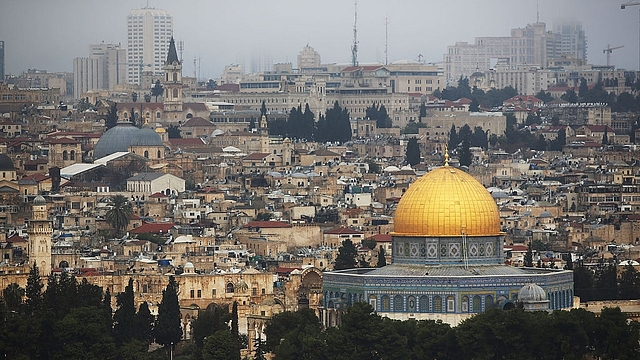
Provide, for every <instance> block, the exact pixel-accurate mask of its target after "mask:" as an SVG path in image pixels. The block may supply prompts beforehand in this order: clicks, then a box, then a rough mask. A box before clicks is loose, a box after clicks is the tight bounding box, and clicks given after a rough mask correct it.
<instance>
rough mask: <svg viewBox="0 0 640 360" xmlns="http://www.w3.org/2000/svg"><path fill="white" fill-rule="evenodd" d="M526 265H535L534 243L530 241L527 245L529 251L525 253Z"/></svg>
mask: <svg viewBox="0 0 640 360" xmlns="http://www.w3.org/2000/svg"><path fill="white" fill-rule="evenodd" d="M524 266H525V267H533V244H532V243H531V241H529V245H527V253H526V254H524Z"/></svg>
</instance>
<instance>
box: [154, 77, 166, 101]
mask: <svg viewBox="0 0 640 360" xmlns="http://www.w3.org/2000/svg"><path fill="white" fill-rule="evenodd" d="M163 93H164V89H163V88H162V84H161V83H160V79H158V80H156V83H155V84H154V85H153V87H152V88H151V96H155V97H156V102H158V96H162V94H163Z"/></svg>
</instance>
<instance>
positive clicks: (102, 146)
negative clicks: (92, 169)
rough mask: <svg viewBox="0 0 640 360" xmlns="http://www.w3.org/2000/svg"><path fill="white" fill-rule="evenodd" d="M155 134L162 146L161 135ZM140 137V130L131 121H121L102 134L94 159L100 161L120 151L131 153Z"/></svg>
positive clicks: (94, 151)
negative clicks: (130, 148) (130, 149)
mask: <svg viewBox="0 0 640 360" xmlns="http://www.w3.org/2000/svg"><path fill="white" fill-rule="evenodd" d="M149 130H151V129H149ZM151 131H153V130H151ZM153 132H154V135H155V136H157V138H158V141H159V142H160V144H162V140H161V139H160V135H158V134H156V133H155V131H153ZM138 136H140V129H138V128H137V127H135V126H133V125H132V124H131V123H130V122H129V121H120V122H118V124H117V125H116V126H114V127H112V128H111V129H109V130H107V132H105V133H104V134H102V136H101V137H100V140H98V143H97V144H96V147H95V149H94V150H93V158H94V159H99V158H101V157H104V156H107V155H111V154H113V153H116V152H119V151H129V146H131V145H132V143H133V142H134V141H136V138H137V137H138ZM143 136H144V137H145V138H146V137H148V135H146V134H145V135H143Z"/></svg>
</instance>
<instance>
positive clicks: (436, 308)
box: [433, 296, 442, 313]
mask: <svg viewBox="0 0 640 360" xmlns="http://www.w3.org/2000/svg"><path fill="white" fill-rule="evenodd" d="M433 312H437V313H439V312H442V298H441V297H440V296H435V297H434V298H433Z"/></svg>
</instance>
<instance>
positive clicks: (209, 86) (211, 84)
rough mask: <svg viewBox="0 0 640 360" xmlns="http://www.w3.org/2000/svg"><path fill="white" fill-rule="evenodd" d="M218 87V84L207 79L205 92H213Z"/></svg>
mask: <svg viewBox="0 0 640 360" xmlns="http://www.w3.org/2000/svg"><path fill="white" fill-rule="evenodd" d="M217 87H218V83H217V82H216V81H215V80H213V79H209V80H208V81H207V90H215V89H216V88H217Z"/></svg>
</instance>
